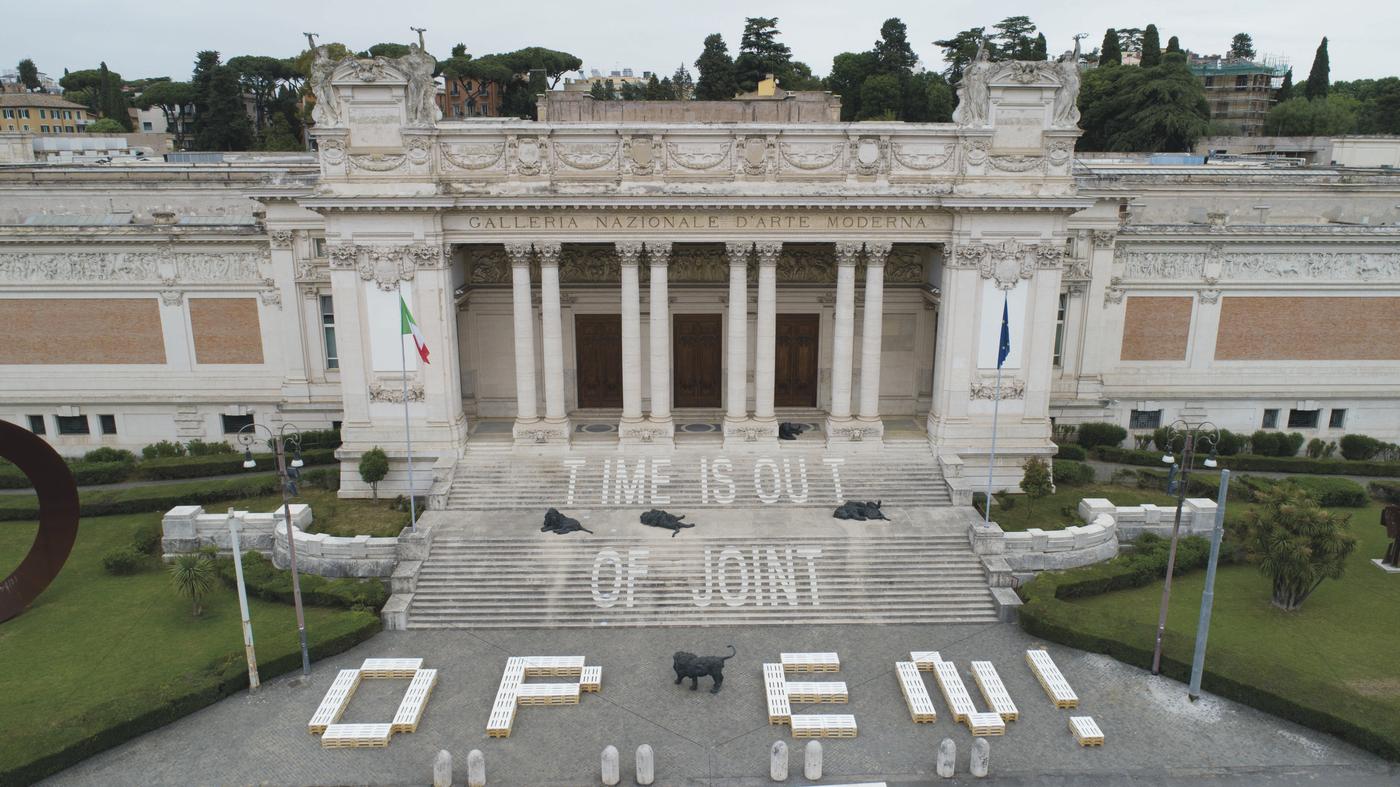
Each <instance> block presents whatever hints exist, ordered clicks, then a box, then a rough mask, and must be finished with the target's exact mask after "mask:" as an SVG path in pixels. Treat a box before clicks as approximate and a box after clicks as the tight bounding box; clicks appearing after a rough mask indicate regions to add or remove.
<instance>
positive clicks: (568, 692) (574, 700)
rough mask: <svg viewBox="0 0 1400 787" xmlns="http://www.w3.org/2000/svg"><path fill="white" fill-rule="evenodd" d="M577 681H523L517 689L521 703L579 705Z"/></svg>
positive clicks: (516, 699) (517, 696) (517, 699)
mask: <svg viewBox="0 0 1400 787" xmlns="http://www.w3.org/2000/svg"><path fill="white" fill-rule="evenodd" d="M578 699H579V684H577V683H523V684H521V685H520V687H519V688H517V689H516V690H515V701H516V703H517V704H520V705H577V704H578Z"/></svg>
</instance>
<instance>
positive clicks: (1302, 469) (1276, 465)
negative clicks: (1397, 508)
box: [1093, 445, 1400, 478]
mask: <svg viewBox="0 0 1400 787" xmlns="http://www.w3.org/2000/svg"><path fill="white" fill-rule="evenodd" d="M1093 454H1094V458H1095V459H1098V460H1099V461H1101V462H1114V463H1117V464H1122V465H1140V466H1143V467H1162V466H1163V465H1162V455H1161V454H1160V453H1158V452H1156V451H1135V450H1132V449H1128V448H1117V447H1115V446H1107V445H1101V446H1098V447H1096V448H1094V449H1093ZM1216 461H1217V462H1218V463H1219V464H1220V466H1221V467H1225V468H1229V469H1230V470H1254V471H1262V472H1270V473H1308V474H1311V475H1367V476H1381V477H1385V478H1400V462H1352V461H1347V460H1345V459H1309V458H1307V457H1305V456H1258V455H1255V454H1239V455H1238V456H1218V457H1216ZM1198 471H1199V467H1198Z"/></svg>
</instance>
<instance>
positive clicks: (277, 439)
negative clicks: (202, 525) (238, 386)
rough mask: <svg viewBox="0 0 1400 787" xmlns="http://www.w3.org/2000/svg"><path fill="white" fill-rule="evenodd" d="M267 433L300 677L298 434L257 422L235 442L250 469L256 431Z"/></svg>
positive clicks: (304, 664)
mask: <svg viewBox="0 0 1400 787" xmlns="http://www.w3.org/2000/svg"><path fill="white" fill-rule="evenodd" d="M259 429H261V430H262V431H264V432H266V433H267V435H268V442H269V443H271V444H272V450H273V453H274V455H275V456H276V458H277V479H278V481H280V482H281V483H280V486H281V487H282V519H283V521H284V522H285V523H286V525H287V555H288V558H289V560H290V561H291V569H292V606H293V607H295V608H296V614H297V636H298V637H299V638H300V639H301V674H302V675H310V674H311V657H310V655H309V654H308V653H307V650H306V614H305V613H304V612H303V611H302V606H301V580H300V578H299V577H298V575H297V540H296V539H295V538H294V537H293V536H292V501H291V496H292V495H294V494H296V479H297V478H298V477H299V476H300V475H301V473H300V472H299V469H300V468H301V466H302V460H301V432H300V431H299V430H298V429H297V428H296V426H294V425H292V424H282V426H281V428H279V429H278V430H277V431H276V432H274V431H272V429H271V428H269V427H267V426H264V425H262V424H259V423H251V424H248V425H247V426H245V427H243V428H242V429H240V430H239V432H238V442H239V443H241V444H242V445H243V467H244V468H246V469H249V470H251V469H253V468H254V467H257V461H256V460H254V459H253V445H254V444H256V443H257V441H258V430H259ZM288 445H290V446H291V448H292V461H291V462H290V463H288V462H287V446H288Z"/></svg>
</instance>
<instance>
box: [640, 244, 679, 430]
mask: <svg viewBox="0 0 1400 787" xmlns="http://www.w3.org/2000/svg"><path fill="white" fill-rule="evenodd" d="M644 245H645V247H646V252H647V264H648V265H649V266H650V273H651V305H650V316H651V415H650V417H649V418H648V419H647V429H646V434H644V435H642V440H643V442H660V443H669V442H670V441H671V439H672V436H673V435H675V433H676V425H675V422H674V421H672V420H671V307H670V295H669V293H668V292H667V289H666V268H667V265H669V264H670V261H671V244H670V242H668V241H660V242H657V241H647V242H646V243H645V244H644Z"/></svg>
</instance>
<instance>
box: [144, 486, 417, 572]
mask: <svg viewBox="0 0 1400 787" xmlns="http://www.w3.org/2000/svg"><path fill="white" fill-rule="evenodd" d="M291 515H292V532H293V534H294V536H295V538H296V548H297V569H298V570H299V571H301V572H303V573H308V574H316V575H318V576H323V577H389V576H391V575H392V574H393V573H394V566H395V565H396V564H397V563H398V561H399V540H400V539H399V538H398V537H391V538H374V537H371V536H349V537H345V536H330V535H326V534H325V533H306V532H304V528H306V527H307V526H308V525H310V524H311V521H312V518H311V506H308V505H305V504H302V503H294V504H292V506H291ZM230 517H233V519H234V521H235V522H236V523H237V526H238V539H239V546H240V547H241V548H242V549H243V550H244V551H248V550H252V551H255V552H259V553H262V554H264V555H267V556H268V557H270V558H272V563H273V565H275V566H277V567H278V568H281V569H286V568H287V567H288V566H290V565H291V560H290V557H289V554H288V550H287V527H286V523H285V521H284V519H285V517H284V516H283V509H282V508H281V507H278V509H277V510H276V511H274V512H271V513H265V514H263V513H252V512H249V511H236V510H230V511H229V512H228V513H225V514H207V513H205V512H204V509H203V508H202V507H200V506H176V507H175V508H172V509H170V510H169V511H168V512H166V514H165V516H164V517H163V518H162V519H161V528H162V530H163V531H164V533H163V537H162V538H161V549H162V551H163V552H164V553H165V558H166V559H167V560H168V559H170V558H171V557H172V556H174V555H180V554H186V553H189V552H195V551H198V550H199V549H202V548H204V547H206V546H214V547H216V548H217V549H218V550H219V554H221V555H231V554H232V552H233V547H232V543H231V542H232V538H231V536H230V534H229V528H228V525H229V518H230Z"/></svg>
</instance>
